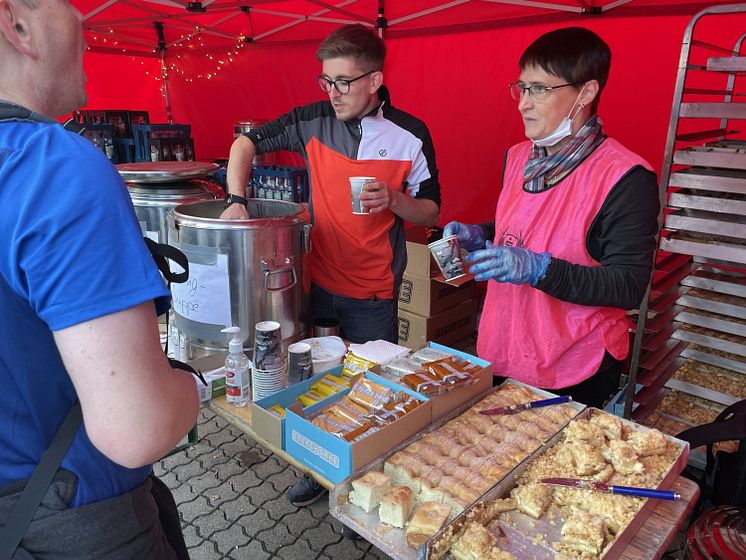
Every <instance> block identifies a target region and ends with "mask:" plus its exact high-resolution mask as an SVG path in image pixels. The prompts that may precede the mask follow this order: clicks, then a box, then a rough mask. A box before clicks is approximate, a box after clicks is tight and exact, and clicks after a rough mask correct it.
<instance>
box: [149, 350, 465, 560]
mask: <svg viewBox="0 0 746 560" xmlns="http://www.w3.org/2000/svg"><path fill="white" fill-rule="evenodd" d="M475 343H476V337H469V338H467V339H465V340H463V341H461V342H460V343H459V344H454V345H453V346H454V347H455V348H459V349H461V350H464V351H465V352H470V353H472V354H473V353H475V351H476V350H475ZM198 437H199V440H198V443H196V444H195V445H192V446H189V447H187V448H186V449H185V450H182V451H179V452H178V453H174V454H173V455H170V456H168V457H166V458H165V459H162V460H161V461H159V462H158V463H157V464H156V465H154V470H155V474H156V475H157V476H159V477H160V478H161V480H163V481H164V482H165V483H166V484H167V485H168V487H169V488H171V491H172V492H173V494H174V498H175V500H176V504H177V506H178V508H179V513H180V515H181V521H182V527H183V530H184V537H185V539H186V544H187V547H188V548H189V554H190V557H191V560H220V559H224V558H225V559H233V560H243V559H246V560H265V559H268V558H279V559H282V560H296V559H299V560H300V559H302V560H316V559H318V560H331V559H334V560H357V559H363V558H365V559H367V558H371V559H387V558H389V557H388V556H387V555H386V554H384V553H383V552H381V551H380V550H378V549H377V548H376V547H375V546H373V545H372V544H370V543H368V542H367V541H365V540H362V539H360V540H351V539H348V538H346V537H344V536H342V524H341V523H339V521H337V520H336V519H334V518H333V517H332V516H331V515H329V502H328V499H327V498H322V499H321V500H319V501H318V502H316V503H315V504H313V505H311V506H308V507H303V508H298V507H295V506H293V505H291V504H290V502H288V500H287V498H285V491H286V490H287V489H288V488H290V486H292V485H293V483H294V482H295V480H296V479H297V477H298V473H297V471H295V469H294V468H293V467H291V466H290V465H289V464H288V463H286V462H285V461H283V460H282V459H280V458H279V457H276V456H275V455H273V454H271V453H270V452H268V451H267V450H265V449H264V448H263V447H262V446H261V445H259V444H257V443H256V442H255V441H254V440H252V439H251V438H249V437H248V436H246V435H244V433H243V432H241V431H240V430H239V429H238V428H235V427H234V426H231V425H230V424H228V423H227V422H226V421H225V420H223V419H222V418H221V417H220V416H217V415H215V414H214V413H213V412H212V411H210V410H207V409H205V408H203V409H202V410H201V411H200V415H199V420H198Z"/></svg>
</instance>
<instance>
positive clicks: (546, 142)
mask: <svg viewBox="0 0 746 560" xmlns="http://www.w3.org/2000/svg"><path fill="white" fill-rule="evenodd" d="M582 93H583V90H582V89H581V90H580V92H579V93H578V97H577V98H576V99H575V103H573V104H572V107H571V108H570V113H569V114H568V115H567V116H566V117H565V118H564V119H562V122H560V124H559V126H558V127H557V128H555V129H554V130H553V131H552V132H550V133H549V134H548V135H547V136H545V137H544V138H539V139H538V140H532V142H533V143H534V146H537V147H539V148H551V147H552V146H556V145H557V144H558V143H559V142H561V141H562V140H564V139H565V138H567V137H568V136H571V135H572V121H573V119H575V117H577V116H578V115H579V114H580V111H581V110H582V109H583V106H582V105H581V106H580V108H579V109H578V112H577V113H575V114H574V115H573V114H572V112H573V111H574V110H575V106H576V105H577V104H578V99H580V96H581V94H582ZM571 115H572V116H571Z"/></svg>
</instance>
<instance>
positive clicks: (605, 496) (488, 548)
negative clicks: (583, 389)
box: [419, 408, 689, 560]
mask: <svg viewBox="0 0 746 560" xmlns="http://www.w3.org/2000/svg"><path fill="white" fill-rule="evenodd" d="M688 454H689V444H688V443H687V442H684V441H681V440H678V439H676V438H674V437H671V436H667V435H665V434H663V433H661V432H659V431H658V430H654V429H651V428H646V427H644V426H640V425H639V424H635V423H634V422H631V421H628V420H624V419H622V418H620V417H617V416H614V415H612V414H608V413H606V412H602V411H600V410H598V409H595V408H589V409H586V410H585V411H583V412H582V413H581V414H580V415H578V417H577V418H575V419H573V420H572V421H571V422H570V423H569V424H568V425H567V427H566V428H564V429H563V430H562V431H561V432H560V433H558V434H557V435H555V436H554V437H553V438H552V439H551V440H550V441H549V442H548V443H547V444H546V445H544V446H543V447H542V449H541V450H539V452H538V453H536V454H535V455H534V456H533V457H531V458H530V459H529V460H528V461H524V462H523V463H521V464H520V465H519V466H518V467H517V468H516V469H514V470H513V471H511V473H510V474H509V475H508V476H507V477H506V478H504V479H503V480H502V481H500V482H499V483H498V484H497V485H496V486H494V487H493V488H492V489H491V490H490V491H489V492H488V493H487V494H485V495H484V496H483V497H482V498H481V499H480V500H478V501H477V503H476V504H475V505H474V506H472V507H471V508H469V509H467V510H465V511H464V512H462V513H461V514H460V515H459V516H458V517H457V518H456V519H454V520H453V522H451V523H450V524H449V525H447V526H446V527H444V528H442V529H441V530H440V531H439V532H438V533H437V534H436V535H435V537H434V538H433V539H431V540H430V541H429V542H428V543H427V546H426V550H424V551H422V554H421V556H419V558H429V559H431V560H449V559H450V560H476V559H481V560H512V559H514V558H531V559H532V560H553V559H563V560H564V559H571V558H572V559H574V558H578V559H580V558H582V559H583V560H593V559H604V560H611V559H613V558H618V557H620V555H621V554H622V553H623V552H624V549H625V547H626V546H627V545H628V544H629V542H630V541H631V540H632V538H633V537H634V535H635V534H636V532H637V531H638V530H639V529H640V527H641V526H642V525H643V524H644V523H645V521H646V519H647V518H648V516H649V515H650V513H651V511H652V510H653V509H654V508H655V507H656V505H657V500H654V499H644V498H638V497H631V496H624V495H619V494H612V493H606V492H600V491H597V490H590V489H582V488H573V487H565V486H550V485H548V484H544V483H541V482H540V480H541V479H544V478H553V477H559V478H572V479H584V480H594V481H598V482H605V483H607V484H610V485H618V486H633V487H639V488H650V489H658V490H664V489H669V488H671V487H672V486H673V483H674V482H675V481H676V479H677V478H678V476H679V474H680V473H681V471H682V470H683V469H684V467H685V466H686V463H687V458H688Z"/></svg>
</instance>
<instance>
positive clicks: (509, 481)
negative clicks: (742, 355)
mask: <svg viewBox="0 0 746 560" xmlns="http://www.w3.org/2000/svg"><path fill="white" fill-rule="evenodd" d="M597 413H602V414H609V413H605V412H603V411H601V410H598V409H594V408H587V409H586V410H584V411H583V412H582V413H580V414H579V415H578V416H577V418H587V417H589V416H590V415H591V414H597ZM620 420H621V421H622V423H624V424H625V425H626V426H628V427H633V428H634V429H640V428H642V429H647V428H645V427H643V426H639V425H637V424H635V423H634V422H631V421H629V420H625V419H624V418H620ZM664 435H665V437H666V438H667V439H668V440H669V441H671V442H673V443H674V444H675V445H676V446H677V447H678V448H679V451H678V454H677V455H676V458H675V460H674V462H673V464H672V465H671V466H670V467H669V469H668V471H667V472H666V474H665V475H664V477H663V480H662V481H661V482H660V484H658V486H657V488H658V489H669V488H671V487H672V486H673V483H674V482H675V481H676V479H677V478H678V476H679V474H680V473H681V471H682V470H684V468H685V467H686V465H687V461H688V458H689V443H687V442H685V441H682V440H680V439H677V438H674V437H672V436H669V435H667V434H664ZM561 438H562V432H558V433H557V434H555V435H554V436H553V437H552V438H551V439H550V440H549V441H548V442H547V443H546V444H544V445H543V446H542V447H541V448H540V450H539V451H538V452H536V453H534V454H532V456H531V460H533V459H535V458H537V457H538V456H539V455H540V454H543V453H544V452H545V451H546V450H547V449H549V448H550V447H552V446H553V445H554V444H556V443H557V442H558V441H559V440H560V439H561ZM531 460H529V461H523V462H522V463H520V464H519V465H518V466H517V467H516V468H515V469H513V470H512V471H511V472H510V473H509V474H508V475H507V476H506V477H505V478H504V479H503V480H502V481H501V482H499V483H498V484H497V485H495V486H494V487H493V488H492V489H491V490H489V491H488V492H487V493H486V494H485V495H484V496H482V498H480V499H479V500H478V501H477V502H476V503H475V505H473V506H472V507H471V508H467V509H466V510H464V511H463V512H462V513H461V514H460V515H459V516H458V517H456V518H455V519H454V520H453V521H452V522H451V523H450V524H449V525H447V526H446V527H444V528H442V529H441V530H440V531H439V532H438V533H437V534H436V535H435V537H433V539H431V541H430V542H429V543H428V544H427V546H428V549H427V552H428V554H427V555H423V556H418V560H420V559H422V560H424V559H426V558H430V555H429V552H430V551H431V550H432V549H433V548H435V547H436V546H437V543H438V542H439V540H440V539H443V538H448V537H449V534H450V535H453V534H455V533H457V532H458V530H459V529H460V528H461V526H463V525H464V524H465V523H466V522H467V521H468V520H470V519H471V518H472V516H473V515H475V513H476V512H477V511H478V510H475V508H480V507H482V506H480V504H483V503H488V502H489V501H492V500H496V499H501V498H505V497H507V496H509V494H510V491H511V490H512V489H513V487H515V486H516V485H517V484H516V483H517V481H518V479H519V478H520V477H521V476H522V475H523V473H524V472H525V471H526V469H528V467H529V465H530V463H531ZM657 504H658V502H657V501H656V500H647V501H646V502H645V504H644V505H643V507H642V509H640V511H639V512H638V513H637V515H635V517H634V518H633V519H632V521H631V522H630V523H629V524H628V525H627V526H626V527H625V528H624V529H623V530H622V531H621V532H620V533H619V534H618V535H617V537H616V539H614V542H613V544H612V545H611V546H610V547H609V548H608V550H607V551H606V552H605V553H604V554H603V555H602V556H601V557H600V558H602V559H603V560H612V559H614V558H618V557H619V556H620V555H621V554H622V552H624V549H625V548H626V546H627V544H629V542H630V541H631V540H632V539H633V538H634V536H635V534H636V533H637V531H638V529H640V527H642V525H643V524H644V523H645V520H646V519H647V517H648V516H649V515H650V513H651V512H652V511H653V510H654V509H655V508H656V506H657ZM500 517H501V520H500V521H499V526H500V530H501V532H502V534H501V535H497V534H496V535H495V536H496V537H497V541H498V545H500V548H502V549H503V550H506V551H508V552H511V553H513V554H514V555H515V556H517V557H518V558H531V559H532V560H554V559H557V558H559V557H560V556H559V553H558V552H557V551H556V550H554V549H553V548H551V546H550V543H553V542H558V541H559V540H560V529H561V528H562V524H563V520H562V517H561V515H560V513H559V511H556V512H555V519H556V523H554V524H552V523H550V522H549V521H548V520H547V519H546V513H545V515H543V516H542V517H541V518H539V519H534V518H532V517H530V516H528V515H526V514H523V513H520V512H518V511H511V512H506V513H503V514H501V516H500ZM502 517H506V518H507V521H508V522H505V520H503V519H502ZM541 534H546V540H545V542H542V540H541V539H538V538H537V536H538V535H541ZM545 543H546V544H545ZM449 556H450V555H447V556H445V558H448V557H449Z"/></svg>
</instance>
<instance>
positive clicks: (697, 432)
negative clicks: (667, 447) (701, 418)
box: [676, 400, 746, 455]
mask: <svg viewBox="0 0 746 560" xmlns="http://www.w3.org/2000/svg"><path fill="white" fill-rule="evenodd" d="M676 437H677V438H679V439H683V440H685V441H688V442H689V445H690V446H691V447H692V448H695V447H699V446H700V445H706V446H707V450H708V455H710V454H711V452H712V445H713V444H715V443H717V442H719V441H730V440H741V439H746V400H742V401H738V402H736V403H733V404H732V405H730V406H729V407H728V408H726V409H725V410H723V411H722V412H721V413H720V414H718V415H717V418H715V420H713V421H712V422H710V423H709V424H702V425H701V426H694V427H693V428H689V429H688V430H684V431H683V432H681V433H680V434H678V435H677V436H676Z"/></svg>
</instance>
